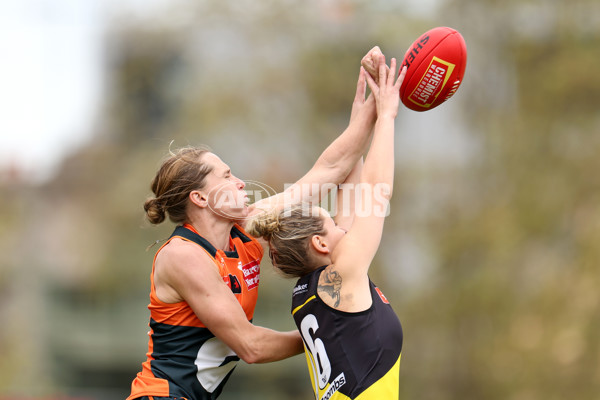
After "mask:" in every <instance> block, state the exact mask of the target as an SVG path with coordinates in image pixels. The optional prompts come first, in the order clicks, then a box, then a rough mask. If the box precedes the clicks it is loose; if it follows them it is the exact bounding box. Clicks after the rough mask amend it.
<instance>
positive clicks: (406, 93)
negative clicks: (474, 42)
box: [400, 27, 467, 111]
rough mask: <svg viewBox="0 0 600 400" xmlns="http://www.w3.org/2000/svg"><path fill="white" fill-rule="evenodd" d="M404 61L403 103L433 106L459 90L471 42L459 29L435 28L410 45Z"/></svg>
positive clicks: (423, 108)
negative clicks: (467, 40) (467, 42)
mask: <svg viewBox="0 0 600 400" xmlns="http://www.w3.org/2000/svg"><path fill="white" fill-rule="evenodd" d="M404 65H406V66H407V70H406V76H405V77H404V82H402V86H401V87H400V99H401V100H402V103H403V104H404V105H405V106H406V107H408V108H410V109H411V110H415V111H427V110H431V109H432V108H435V107H437V106H439V105H440V104H442V103H443V102H445V101H446V100H448V99H449V98H450V97H452V95H453V94H454V93H456V91H457V90H458V87H459V86H460V83H461V82H462V79H463V75H464V73H465V67H466V66H467V45H466V44H465V40H464V39H463V37H462V36H461V34H460V33H458V31H456V30H455V29H452V28H447V27H437V28H433V29H431V30H429V31H427V32H425V33H424V34H423V35H421V37H419V38H418V39H417V40H415V41H414V43H413V44H412V45H411V46H410V47H409V48H408V50H407V51H406V54H405V55H404V60H403V61H402V66H404Z"/></svg>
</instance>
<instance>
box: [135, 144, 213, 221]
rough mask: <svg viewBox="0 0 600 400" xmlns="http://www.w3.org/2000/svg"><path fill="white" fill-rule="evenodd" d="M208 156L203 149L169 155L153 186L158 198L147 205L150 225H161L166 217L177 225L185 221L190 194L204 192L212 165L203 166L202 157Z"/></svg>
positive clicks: (188, 149) (153, 198)
mask: <svg viewBox="0 0 600 400" xmlns="http://www.w3.org/2000/svg"><path fill="white" fill-rule="evenodd" d="M208 152H209V150H207V149H205V148H200V147H184V148H181V149H179V150H176V151H175V152H173V151H170V152H169V153H170V155H169V157H167V158H166V159H165V160H164V161H163V162H162V164H161V166H160V168H159V169H158V172H157V173H156V176H155V177H154V179H153V180H152V184H151V185H150V188H151V189H152V192H153V193H154V195H155V197H151V198H148V199H147V200H146V202H145V203H144V210H145V211H146V217H147V218H148V220H149V221H150V222H151V223H153V224H160V223H161V222H163V221H164V220H165V217H166V215H168V216H169V219H170V220H171V221H173V222H174V223H176V224H181V223H184V222H185V221H186V219H187V204H188V196H189V194H190V192H191V191H192V190H198V189H202V187H203V186H204V183H205V182H204V179H205V178H206V175H208V174H209V173H210V172H211V171H212V166H211V165H208V164H206V163H203V162H202V156H203V155H204V154H206V153H208Z"/></svg>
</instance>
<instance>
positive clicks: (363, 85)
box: [350, 67, 375, 122]
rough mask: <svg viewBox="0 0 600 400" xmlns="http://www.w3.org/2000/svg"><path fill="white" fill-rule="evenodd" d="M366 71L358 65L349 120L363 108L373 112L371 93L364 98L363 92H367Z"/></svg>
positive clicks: (373, 105)
mask: <svg viewBox="0 0 600 400" xmlns="http://www.w3.org/2000/svg"><path fill="white" fill-rule="evenodd" d="M366 75H367V72H366V71H365V69H364V68H363V67H360V73H359V75H358V82H357V83H356V95H355V96H354V101H353V102H352V111H351V113H350V122H352V120H354V119H355V118H356V116H357V115H358V114H359V113H360V112H361V111H363V110H366V111H370V112H372V113H373V118H375V117H374V115H375V114H374V113H375V100H374V99H373V96H372V95H369V97H368V98H367V99H366V100H365V94H366V92H367V78H366Z"/></svg>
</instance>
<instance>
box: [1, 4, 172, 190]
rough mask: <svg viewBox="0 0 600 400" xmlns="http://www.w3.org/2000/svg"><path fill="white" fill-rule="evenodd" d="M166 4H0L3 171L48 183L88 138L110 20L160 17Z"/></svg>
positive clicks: (95, 110) (96, 115)
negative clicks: (126, 14)
mask: <svg viewBox="0 0 600 400" xmlns="http://www.w3.org/2000/svg"><path fill="white" fill-rule="evenodd" d="M167 1H168V0H145V1H141V0H2V1H0V54H1V62H0V171H3V170H4V171H6V170H7V169H12V168H17V169H18V170H20V171H21V172H22V178H24V179H26V180H32V181H43V180H45V179H47V178H49V177H51V176H52V172H53V171H54V170H55V168H56V167H57V165H58V163H59V162H60V160H61V159H62V158H63V157H65V155H67V154H68V153H69V152H71V151H73V150H74V149H76V148H77V147H78V146H79V145H81V144H82V143H84V142H85V141H86V140H87V139H89V135H91V134H92V133H93V131H94V129H93V127H94V124H95V123H96V122H97V118H99V110H100V106H101V101H102V96H103V92H102V87H103V81H104V76H103V73H104V72H103V62H104V58H103V36H104V33H105V31H106V29H107V27H108V23H109V21H110V17H111V15H114V14H115V13H117V12H119V11H123V10H126V9H128V8H129V9H130V10H131V11H133V12H144V11H143V10H145V12H153V11H156V8H157V7H160V6H161V5H164V4H165V3H167ZM1 175H2V174H1V173H0V176H1Z"/></svg>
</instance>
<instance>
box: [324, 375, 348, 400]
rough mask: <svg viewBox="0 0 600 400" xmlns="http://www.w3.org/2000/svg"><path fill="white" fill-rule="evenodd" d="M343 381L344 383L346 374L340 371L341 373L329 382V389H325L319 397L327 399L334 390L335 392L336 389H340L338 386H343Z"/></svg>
mask: <svg viewBox="0 0 600 400" xmlns="http://www.w3.org/2000/svg"><path fill="white" fill-rule="evenodd" d="M345 383H346V376H345V375H344V373H343V372H342V373H341V374H339V375H338V377H337V378H335V379H334V380H333V382H331V384H329V389H327V391H326V392H325V394H324V395H323V397H321V400H329V399H330V398H331V396H333V394H334V393H335V392H337V391H338V390H340V388H341V387H342V386H344V384H345Z"/></svg>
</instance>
